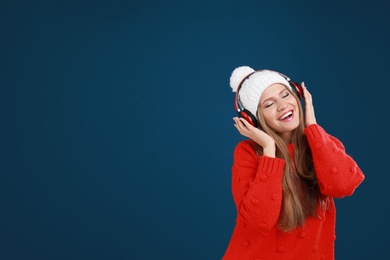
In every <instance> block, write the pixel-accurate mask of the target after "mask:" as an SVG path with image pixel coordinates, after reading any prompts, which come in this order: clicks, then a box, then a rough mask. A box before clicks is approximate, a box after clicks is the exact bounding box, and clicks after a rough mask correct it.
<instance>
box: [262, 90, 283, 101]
mask: <svg viewBox="0 0 390 260" xmlns="http://www.w3.org/2000/svg"><path fill="white" fill-rule="evenodd" d="M285 90H287V89H285V88H284V89H282V90H281V91H280V92H279V94H278V95H280V94H282V92H283V91H285ZM287 91H288V90H287ZM270 99H274V97H270V98H267V99H266V100H264V101H263V102H261V104H264V103H265V102H266V101H268V100H270Z"/></svg>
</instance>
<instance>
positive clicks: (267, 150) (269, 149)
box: [263, 144, 276, 158]
mask: <svg viewBox="0 0 390 260" xmlns="http://www.w3.org/2000/svg"><path fill="white" fill-rule="evenodd" d="M263 155H265V156H268V157H272V158H275V156H276V147H275V144H273V145H268V146H266V147H264V148H263Z"/></svg>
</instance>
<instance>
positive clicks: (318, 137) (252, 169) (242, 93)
mask: <svg viewBox="0 0 390 260" xmlns="http://www.w3.org/2000/svg"><path fill="white" fill-rule="evenodd" d="M230 85H231V87H232V89H233V91H235V92H237V93H236V109H237V111H238V112H239V114H240V117H235V118H233V120H234V122H235V124H234V126H235V127H236V128H237V130H238V131H239V133H240V134H241V135H243V136H245V137H247V138H249V139H250V140H244V141H241V142H240V143H239V144H238V145H237V146H236V148H235V151H234V162H233V167H232V191H233V198H234V202H235V204H236V207H237V213H238V214H237V218H236V225H235V228H234V231H233V234H232V237H231V240H230V243H229V246H228V248H227V250H226V252H225V255H224V256H223V260H249V259H250V260H255V259H262V260H267V259H270V260H281V259H288V260H291V259H299V260H306V259H307V260H315V259H326V260H328V259H334V241H335V214H336V212H335V205H334V201H333V198H341V197H344V196H350V195H352V194H353V192H354V190H355V189H356V188H357V186H359V184H360V183H361V182H362V181H363V179H364V175H363V173H362V172H361V170H360V168H359V167H358V166H357V164H356V162H355V161H354V160H353V159H352V158H351V157H350V156H349V155H347V154H346V153H345V150H344V146H343V144H342V143H341V142H340V141H339V140H338V139H336V138H335V137H333V136H331V135H329V134H327V133H326V132H325V131H324V129H323V128H322V127H320V126H319V125H318V124H317V122H316V118H315V114H314V108H313V103H312V96H311V94H310V92H309V91H308V90H307V89H306V87H305V85H304V83H302V84H301V85H299V84H296V83H293V82H291V81H289V79H288V78H287V77H286V76H284V75H283V74H280V73H278V72H275V71H270V70H260V71H254V70H253V69H251V68H250V67H247V66H243V67H238V68H236V69H235V70H234V71H233V73H232V75H231V78H230ZM300 97H301V98H304V108H305V113H303V110H302V106H301V103H300V100H299V98H300ZM256 125H258V127H255V126H256Z"/></svg>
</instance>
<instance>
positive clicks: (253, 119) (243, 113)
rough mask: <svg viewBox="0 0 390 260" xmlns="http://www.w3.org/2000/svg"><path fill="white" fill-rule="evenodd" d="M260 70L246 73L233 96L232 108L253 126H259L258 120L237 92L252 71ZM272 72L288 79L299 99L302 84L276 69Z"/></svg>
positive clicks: (301, 92) (301, 94) (301, 93)
mask: <svg viewBox="0 0 390 260" xmlns="http://www.w3.org/2000/svg"><path fill="white" fill-rule="evenodd" d="M260 71H263V70H256V71H253V72H252V73H250V74H249V75H247V76H246V77H245V78H243V79H242V80H241V82H240V84H239V85H238V87H237V91H236V95H235V96H234V108H235V109H236V111H237V113H238V116H239V117H242V118H244V119H245V120H246V121H248V122H249V123H250V124H251V125H253V126H254V127H259V126H260V125H259V122H258V120H257V119H256V116H255V115H253V114H252V113H251V112H250V111H249V110H247V109H246V108H244V106H243V105H242V104H241V101H240V96H239V95H238V93H239V90H240V88H241V86H242V84H243V83H244V81H245V80H247V79H248V78H249V77H250V76H252V75H253V74H254V73H256V72H260ZM274 72H276V73H278V74H279V75H281V76H282V77H283V78H285V79H286V80H287V81H288V83H289V84H290V87H291V89H292V90H293V92H294V93H295V94H296V95H297V96H298V98H299V99H301V98H302V97H303V89H302V86H301V85H300V84H298V83H296V82H293V81H291V80H290V78H289V77H287V76H286V75H284V74H282V73H280V72H277V71H274Z"/></svg>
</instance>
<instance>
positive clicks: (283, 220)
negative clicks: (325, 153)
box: [257, 88, 326, 232]
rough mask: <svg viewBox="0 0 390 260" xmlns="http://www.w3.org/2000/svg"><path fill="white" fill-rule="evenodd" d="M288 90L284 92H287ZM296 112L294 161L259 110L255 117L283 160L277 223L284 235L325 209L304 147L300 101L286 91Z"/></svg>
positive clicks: (259, 108)
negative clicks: (297, 113)
mask: <svg viewBox="0 0 390 260" xmlns="http://www.w3.org/2000/svg"><path fill="white" fill-rule="evenodd" d="M287 89H288V88H287ZM288 90H289V91H290V93H291V94H292V95H293V96H294V97H295V99H296V101H297V104H298V108H299V118H300V120H299V121H300V122H299V126H298V127H297V128H296V129H295V130H293V132H292V145H293V147H294V160H292V159H291V157H290V154H289V151H288V147H287V144H286V143H285V142H284V141H283V140H282V138H281V137H280V136H279V135H278V134H277V133H276V132H275V131H274V130H273V129H271V128H270V127H269V126H268V125H267V124H266V123H265V119H264V116H263V114H262V113H261V106H259V107H258V112H257V116H258V118H259V122H260V125H261V127H262V129H263V130H264V131H265V132H266V133H267V134H269V135H270V136H271V137H272V138H273V139H274V140H275V144H276V157H278V158H281V159H283V160H285V162H286V163H285V166H284V169H283V182H282V192H283V196H282V208H281V212H280V215H279V219H278V226H279V229H280V230H282V231H285V232H288V231H291V230H293V229H295V228H297V227H300V226H303V225H304V223H305V219H306V218H307V217H310V216H317V206H318V205H319V204H320V205H321V206H323V207H325V206H324V205H325V204H326V203H323V202H326V198H325V197H324V196H323V195H322V194H321V192H320V190H319V186H318V181H317V177H316V173H315V169H314V166H313V160H312V154H311V150H310V147H309V145H308V142H307V139H306V135H305V133H304V130H305V122H304V120H303V111H302V106H301V103H300V100H299V99H298V97H297V96H296V95H295V93H293V92H292V91H291V90H290V89H288ZM257 152H258V154H263V151H262V147H261V146H258V150H257Z"/></svg>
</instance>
